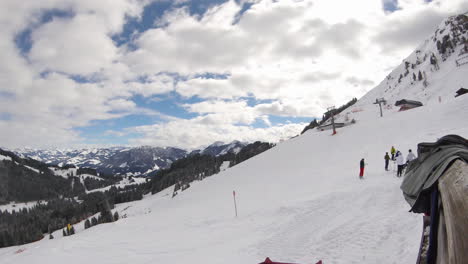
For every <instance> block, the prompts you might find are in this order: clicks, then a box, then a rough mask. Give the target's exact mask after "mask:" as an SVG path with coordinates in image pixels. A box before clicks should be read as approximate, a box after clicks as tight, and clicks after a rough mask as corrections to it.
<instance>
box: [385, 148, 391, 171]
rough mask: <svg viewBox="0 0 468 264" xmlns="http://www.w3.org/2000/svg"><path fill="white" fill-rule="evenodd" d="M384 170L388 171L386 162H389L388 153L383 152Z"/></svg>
mask: <svg viewBox="0 0 468 264" xmlns="http://www.w3.org/2000/svg"><path fill="white" fill-rule="evenodd" d="M384 159H385V170H386V171H388V162H389V161H390V156H389V155H388V152H385V157H384Z"/></svg>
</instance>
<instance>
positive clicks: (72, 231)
mask: <svg viewBox="0 0 468 264" xmlns="http://www.w3.org/2000/svg"><path fill="white" fill-rule="evenodd" d="M74 234H75V228H74V227H73V226H72V227H71V228H70V235H74Z"/></svg>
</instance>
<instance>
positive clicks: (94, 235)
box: [0, 93, 468, 264]
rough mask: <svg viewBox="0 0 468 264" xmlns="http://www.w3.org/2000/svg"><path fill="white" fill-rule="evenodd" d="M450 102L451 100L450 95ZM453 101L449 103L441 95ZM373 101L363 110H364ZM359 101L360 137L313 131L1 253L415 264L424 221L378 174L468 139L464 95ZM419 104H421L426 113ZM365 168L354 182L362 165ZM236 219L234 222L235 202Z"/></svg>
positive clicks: (355, 132) (395, 182) (41, 257)
mask: <svg viewBox="0 0 468 264" xmlns="http://www.w3.org/2000/svg"><path fill="white" fill-rule="evenodd" d="M447 94H448V93H447ZM447 98H448V95H447ZM369 101H370V99H369ZM369 101H367V102H366V100H361V101H359V102H358V103H357V104H356V106H354V107H355V108H359V109H361V110H362V111H361V112H356V113H354V114H353V118H355V119H356V120H357V123H356V124H355V125H351V126H348V127H345V128H341V129H338V134H337V135H335V136H331V132H330V131H324V132H318V131H316V130H310V131H308V132H306V133H305V134H304V135H302V136H299V137H296V138H294V139H291V140H288V141H285V142H282V143H280V144H279V145H277V146H276V147H274V148H273V149H271V150H269V151H266V152H264V153H262V154H260V155H258V156H256V157H254V158H252V159H249V160H247V161H245V162H243V163H241V164H239V165H237V166H235V167H233V168H229V169H227V170H225V171H223V172H221V173H219V174H217V175H214V176H212V177H209V178H206V179H204V180H203V181H201V182H196V183H194V184H192V185H191V187H190V188H189V189H187V190H186V191H184V192H182V193H180V194H179V195H177V196H176V197H175V198H171V194H172V188H168V189H167V190H165V191H163V192H161V193H158V194H156V195H149V196H146V197H145V199H144V200H142V201H138V202H131V203H126V204H120V205H118V206H117V207H116V210H118V211H119V214H120V215H121V216H125V218H123V219H120V220H119V221H117V222H115V223H110V224H103V225H98V226H95V227H92V228H91V229H88V230H83V224H82V223H80V224H79V225H77V227H76V229H77V234H76V235H74V236H71V237H62V235H61V231H59V232H56V233H55V234H54V235H55V237H56V238H55V239H54V240H49V239H43V240H42V241H39V242H36V243H31V244H27V245H22V246H15V247H9V248H3V249H0V260H1V261H0V262H1V263H2V264H7V263H12V264H13V263H14V264H30V263H50V264H55V263H56V264H59V263H68V264H74V263H77V264H78V263H80V264H81V263H101V264H104V263H181V264H182V263H200V264H201V263H203V264H205V263H223V264H239V263H243V264H244V263H245V264H248V263H251V264H253V263H259V262H261V261H263V260H264V259H265V257H267V256H269V257H270V258H272V260H276V261H283V262H293V263H301V264H308V263H315V262H317V261H318V260H320V259H322V260H323V261H324V263H327V264H328V263H360V264H362V263H369V264H371V263H372V264H374V263H414V262H415V260H416V255H417V251H418V246H419V240H420V235H421V228H422V217H421V216H420V215H415V214H412V213H409V212H408V210H409V206H408V204H407V203H406V202H405V201H404V199H403V196H402V193H401V191H400V189H399V186H400V184H401V179H400V178H396V177H395V172H393V171H390V172H386V171H384V159H383V157H384V154H385V152H386V151H389V150H390V147H391V146H392V145H393V146H395V147H396V148H397V149H399V150H401V151H402V153H403V154H404V155H405V156H406V154H407V153H408V149H409V148H411V149H413V150H416V145H417V143H419V142H422V141H435V140H437V138H440V137H442V136H444V135H447V134H458V135H461V136H464V137H465V138H466V137H468V118H467V113H468V95H466V96H461V97H459V98H453V97H452V98H451V99H450V100H444V101H442V103H438V102H434V101H432V103H429V105H428V106H423V107H420V108H416V109H413V110H409V111H406V112H398V111H397V109H396V108H395V107H393V108H392V109H385V110H384V117H383V118H380V117H379V111H378V107H377V106H376V105H373V104H372V103H369ZM425 103H426V102H425ZM361 158H365V159H366V162H367V163H368V165H367V167H366V172H365V179H364V180H359V179H358V173H359V161H360V159H361ZM233 190H235V191H236V194H237V196H236V198H237V206H238V212H239V216H238V217H237V218H236V217H235V216H234V204H233V197H232V191H233Z"/></svg>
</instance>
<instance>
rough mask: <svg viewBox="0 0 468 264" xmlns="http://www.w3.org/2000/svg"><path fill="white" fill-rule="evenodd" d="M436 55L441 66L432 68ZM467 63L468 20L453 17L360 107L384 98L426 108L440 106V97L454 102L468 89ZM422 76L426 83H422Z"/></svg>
mask: <svg viewBox="0 0 468 264" xmlns="http://www.w3.org/2000/svg"><path fill="white" fill-rule="evenodd" d="M432 55H434V57H435V61H436V62H437V66H436V65H433V64H431V56H432ZM463 63H465V64H463ZM466 63H468V17H467V16H466V15H460V16H454V17H450V18H448V19H446V20H444V21H442V23H441V24H440V25H439V27H438V28H437V29H436V31H435V33H434V34H433V35H432V36H430V37H429V38H427V39H426V40H424V42H423V43H422V44H421V45H419V47H418V48H417V49H416V50H415V51H414V52H413V53H411V54H410V55H409V56H408V57H407V58H406V59H404V60H403V62H402V63H401V64H400V65H399V66H398V67H396V68H395V69H394V70H393V71H392V72H391V73H390V74H389V75H388V76H387V77H386V78H385V79H384V80H383V81H382V82H381V83H380V84H379V85H378V86H377V87H375V88H374V89H373V90H372V91H370V92H369V93H367V94H366V95H365V96H364V97H363V98H361V99H360V100H359V103H360V104H368V103H372V102H375V99H377V98H381V97H384V98H385V99H386V100H387V101H388V102H389V103H390V104H394V103H395V101H397V100H401V99H409V100H418V101H421V102H422V103H423V104H432V103H438V102H439V97H440V100H441V101H445V100H451V99H453V97H454V96H455V91H457V90H458V89H460V88H461V87H464V88H467V87H468V77H467V76H468V67H467V64H466ZM419 72H421V77H422V78H423V79H422V80H419V79H418V77H419ZM413 74H414V76H413ZM400 76H401V79H400ZM413 77H416V79H414V78H413ZM425 82H426V83H425ZM425 84H426V85H425Z"/></svg>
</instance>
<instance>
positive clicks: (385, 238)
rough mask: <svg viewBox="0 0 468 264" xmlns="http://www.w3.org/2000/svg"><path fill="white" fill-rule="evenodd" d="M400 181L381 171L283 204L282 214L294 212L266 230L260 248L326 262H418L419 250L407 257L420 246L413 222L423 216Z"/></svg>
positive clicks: (283, 257)
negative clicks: (404, 193) (345, 187)
mask: <svg viewBox="0 0 468 264" xmlns="http://www.w3.org/2000/svg"><path fill="white" fill-rule="evenodd" d="M383 182H384V183H383ZM399 185H400V180H398V179H396V178H395V177H389V175H383V174H381V175H378V176H377V177H375V178H372V179H367V180H366V181H363V182H360V183H356V184H355V185H353V186H350V188H349V189H348V190H346V191H337V192H335V193H331V194H328V195H325V196H322V197H319V198H318V199H314V200H311V201H306V202H304V203H303V204H302V205H301V206H300V207H295V208H288V210H286V209H284V208H282V209H280V214H284V213H287V214H290V217H289V218H288V219H287V220H286V221H283V222H281V223H276V224H275V225H273V226H270V228H268V229H267V230H265V231H266V234H265V237H267V238H266V239H264V240H263V241H261V242H259V243H258V244H257V245H255V246H254V248H255V249H256V250H257V253H256V254H257V255H260V256H270V257H272V258H274V259H277V260H278V261H284V262H286V261H287V262H292V263H301V264H302V263H315V262H316V261H318V260H320V259H322V260H323V261H324V262H325V263H360V264H362V263H410V262H414V261H415V259H416V255H415V254H414V258H410V259H403V258H404V256H411V255H412V254H408V252H417V249H418V243H419V235H420V231H421V230H419V229H418V228H414V226H419V223H418V222H419V216H417V215H412V216H411V215H410V216H408V214H411V213H408V210H407V205H406V204H405V202H404V199H403V197H402V194H401V191H400V188H399ZM356 211H358V212H356ZM273 215H278V212H276V213H273ZM401 229H408V230H407V232H401ZM396 231H398V232H396Z"/></svg>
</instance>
